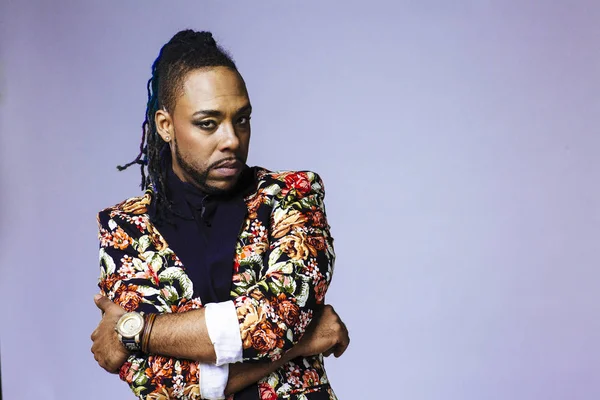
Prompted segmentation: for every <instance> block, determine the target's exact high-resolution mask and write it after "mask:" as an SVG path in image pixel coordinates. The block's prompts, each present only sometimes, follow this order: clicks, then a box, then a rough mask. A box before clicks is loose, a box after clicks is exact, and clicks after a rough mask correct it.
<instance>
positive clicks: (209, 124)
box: [194, 119, 217, 130]
mask: <svg viewBox="0 0 600 400" xmlns="http://www.w3.org/2000/svg"><path fill="white" fill-rule="evenodd" d="M194 125H196V126H197V127H198V128H200V129H205V130H211V129H215V128H216V127H217V123H216V122H215V121H213V120H212V119H205V120H202V121H197V122H194Z"/></svg>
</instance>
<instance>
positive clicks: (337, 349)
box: [333, 340, 350, 358]
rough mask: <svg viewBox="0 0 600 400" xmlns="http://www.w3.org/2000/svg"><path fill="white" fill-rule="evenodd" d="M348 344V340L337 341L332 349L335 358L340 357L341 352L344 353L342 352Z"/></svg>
mask: <svg viewBox="0 0 600 400" xmlns="http://www.w3.org/2000/svg"><path fill="white" fill-rule="evenodd" d="M349 344H350V340H347V341H342V342H340V343H338V344H337V345H336V346H335V348H334V351H333V355H334V356H335V358H338V357H340V356H341V355H342V354H344V352H345V351H346V349H347V348H348V345H349Z"/></svg>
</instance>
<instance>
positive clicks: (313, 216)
mask: <svg viewBox="0 0 600 400" xmlns="http://www.w3.org/2000/svg"><path fill="white" fill-rule="evenodd" d="M306 217H307V218H308V219H309V220H310V223H311V225H312V226H314V227H315V228H321V229H322V228H326V227H327V220H326V219H325V214H324V213H323V212H322V211H320V210H315V211H307V212H306Z"/></svg>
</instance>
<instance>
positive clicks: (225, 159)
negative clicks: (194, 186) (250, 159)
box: [206, 157, 245, 171]
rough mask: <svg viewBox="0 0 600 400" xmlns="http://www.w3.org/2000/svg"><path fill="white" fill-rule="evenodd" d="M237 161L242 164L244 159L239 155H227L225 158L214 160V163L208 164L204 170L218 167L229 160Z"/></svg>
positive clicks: (229, 161)
mask: <svg viewBox="0 0 600 400" xmlns="http://www.w3.org/2000/svg"><path fill="white" fill-rule="evenodd" d="M232 161H233V162H238V163H240V164H242V165H244V164H245V163H244V161H243V160H242V159H241V158H240V157H227V158H222V159H220V160H218V161H215V162H214V163H212V164H210V165H209V166H208V167H207V168H206V170H207V171H209V170H211V169H215V168H219V167H221V166H223V165H224V164H229V163H231V162H232Z"/></svg>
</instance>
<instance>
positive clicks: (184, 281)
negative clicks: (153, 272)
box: [158, 267, 194, 299]
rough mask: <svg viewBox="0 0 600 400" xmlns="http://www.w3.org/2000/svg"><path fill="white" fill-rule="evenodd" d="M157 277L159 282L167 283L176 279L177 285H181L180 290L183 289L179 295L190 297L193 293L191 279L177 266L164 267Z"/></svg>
mask: <svg viewBox="0 0 600 400" xmlns="http://www.w3.org/2000/svg"><path fill="white" fill-rule="evenodd" d="M158 279H159V281H161V282H169V283H173V281H177V282H178V283H179V286H180V287H181V290H183V293H182V294H181V297H185V298H187V299H191V298H192V296H193V294H194V289H193V286H192V281H191V280H190V278H189V277H188V276H187V274H186V273H185V272H184V271H183V270H182V269H181V268H179V267H169V268H167V269H165V270H164V271H162V272H161V273H160V274H159V275H158Z"/></svg>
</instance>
